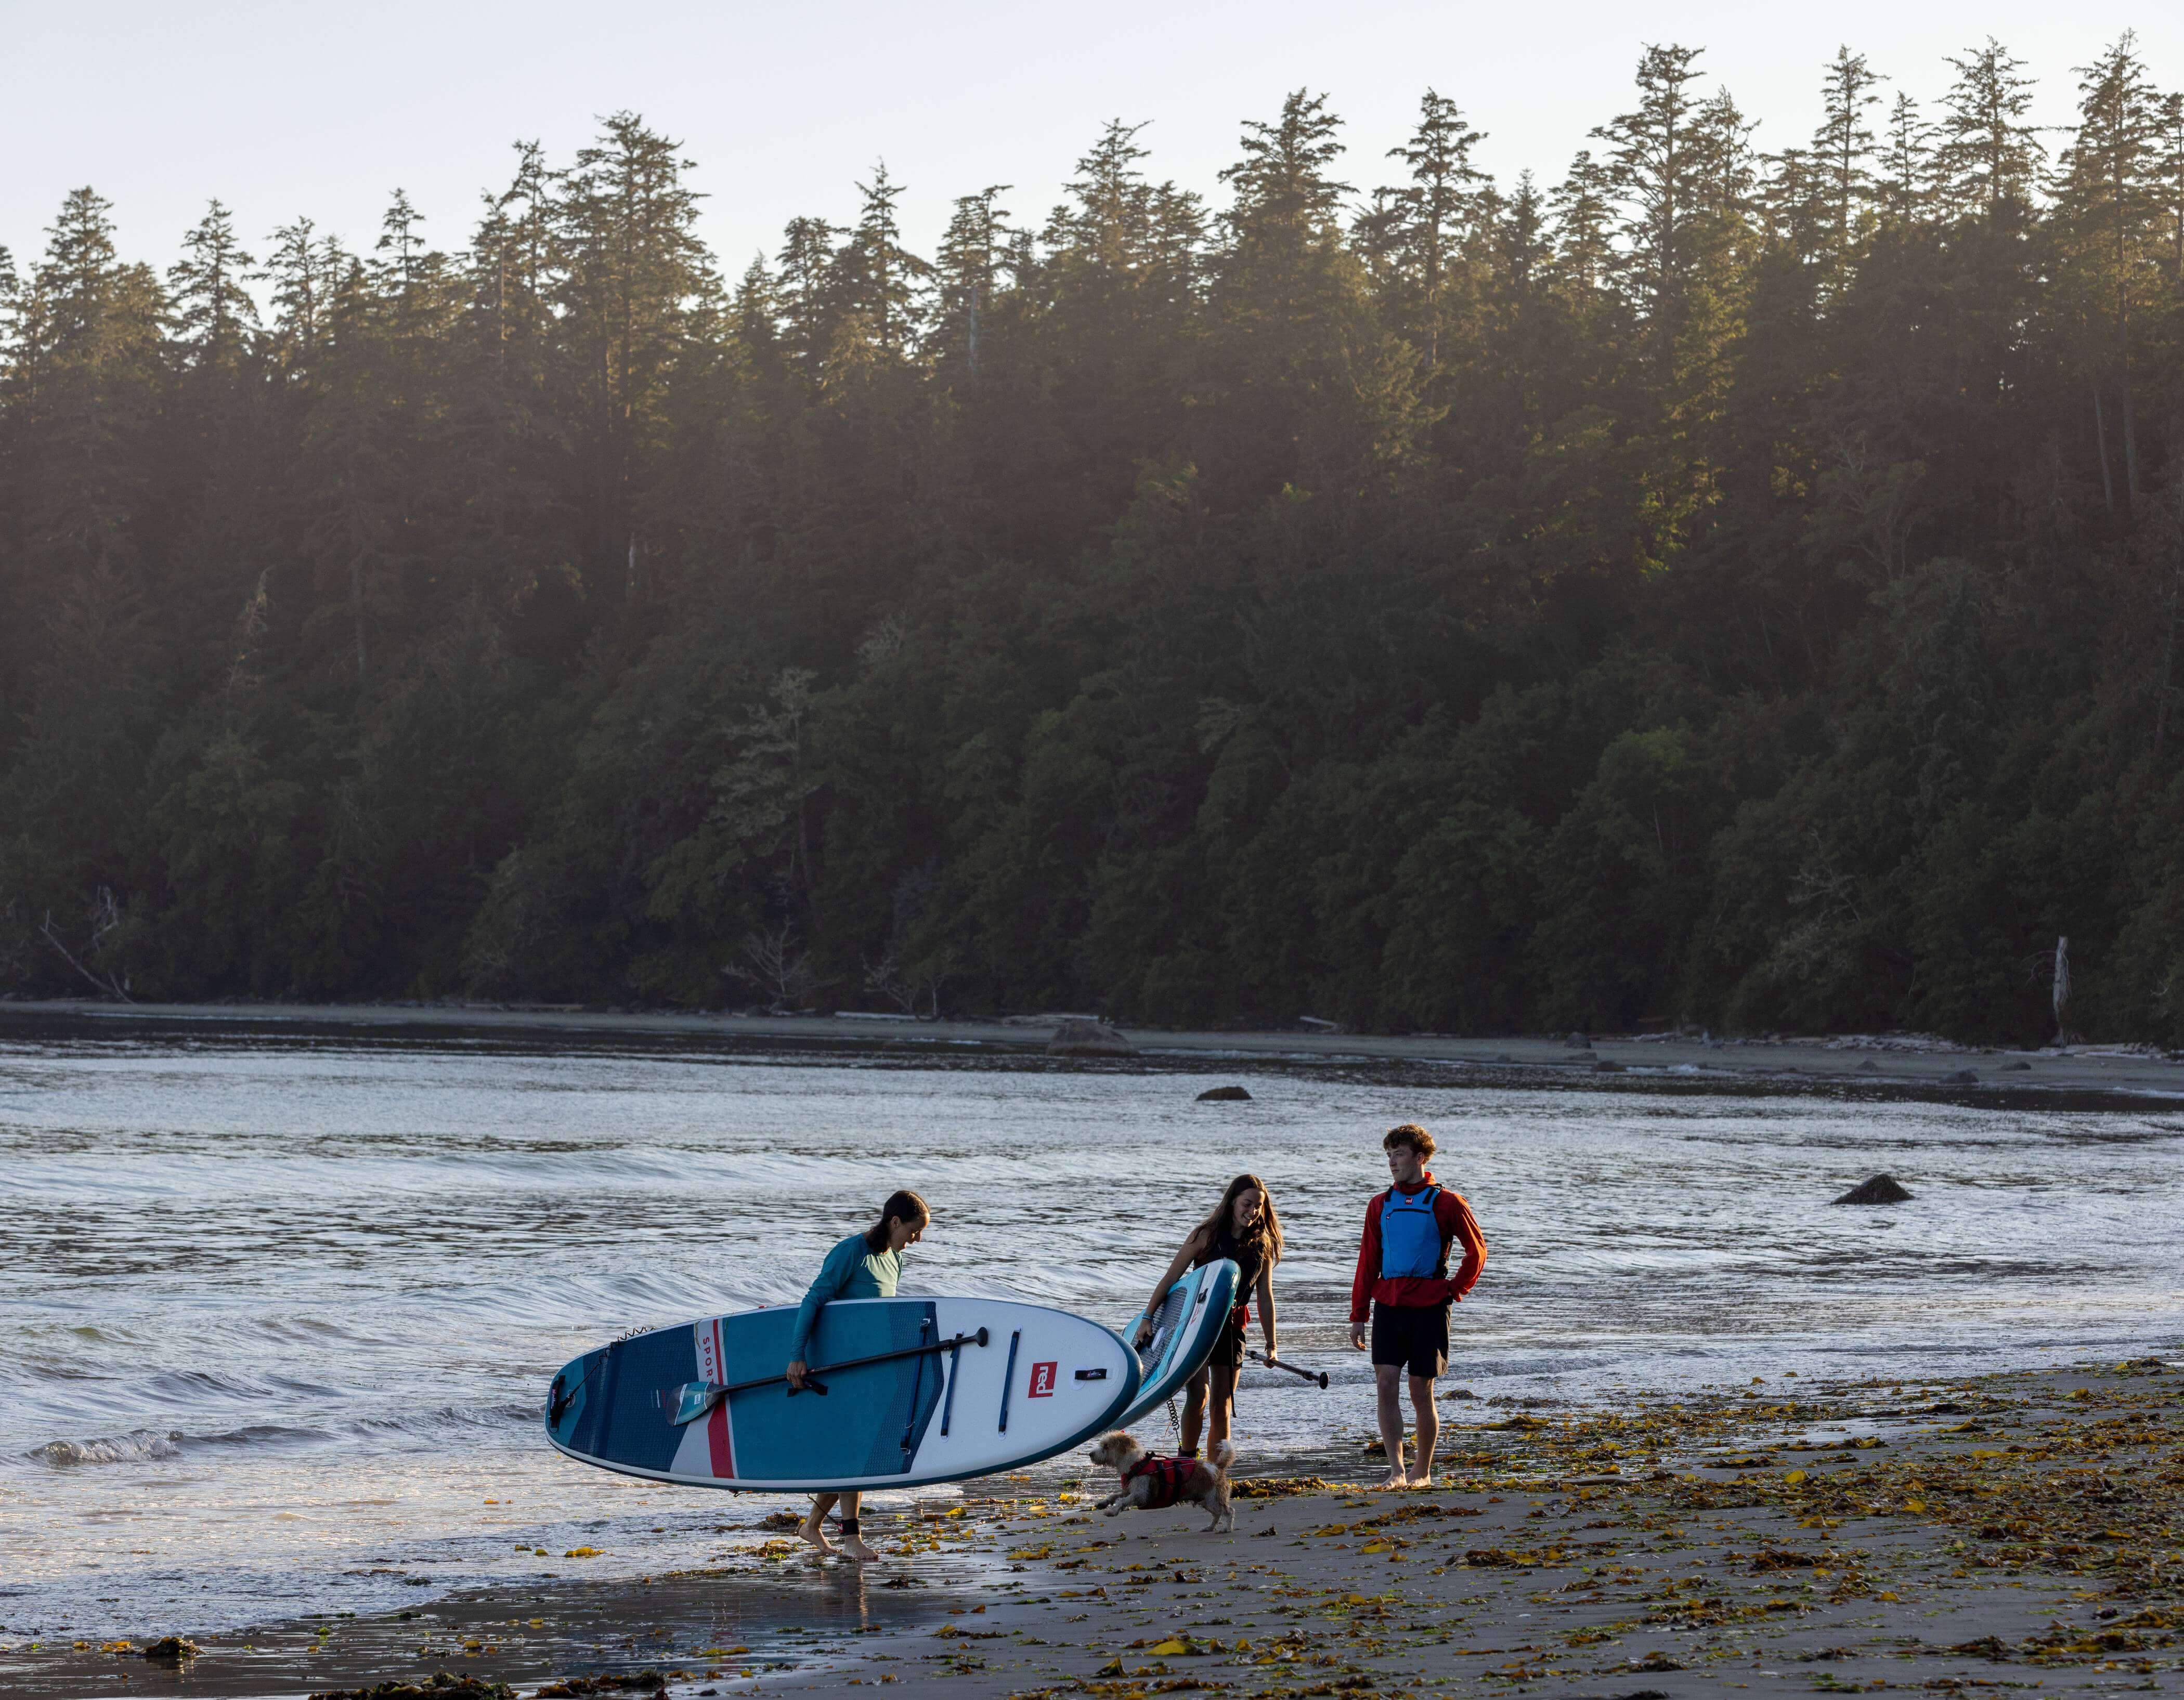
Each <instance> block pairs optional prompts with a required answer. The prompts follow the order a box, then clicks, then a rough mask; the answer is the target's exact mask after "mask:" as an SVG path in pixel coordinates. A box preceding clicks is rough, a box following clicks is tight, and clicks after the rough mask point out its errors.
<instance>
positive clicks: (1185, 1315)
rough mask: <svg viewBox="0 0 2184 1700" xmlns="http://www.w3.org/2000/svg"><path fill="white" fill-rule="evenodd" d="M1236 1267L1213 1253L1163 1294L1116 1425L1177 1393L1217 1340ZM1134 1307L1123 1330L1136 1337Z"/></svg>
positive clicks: (1225, 1321)
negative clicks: (1132, 1394) (1131, 1393)
mask: <svg viewBox="0 0 2184 1700" xmlns="http://www.w3.org/2000/svg"><path fill="white" fill-rule="evenodd" d="M1239 1273H1240V1271H1239V1270H1238V1269H1237V1268H1236V1265H1235V1264H1233V1263H1231V1262H1230V1261H1229V1259H1228V1258H1215V1259H1214V1261H1213V1262H1212V1263H1210V1264H1206V1265H1204V1266H1203V1267H1202V1268H1199V1269H1186V1270H1184V1273H1183V1275H1181V1276H1180V1277H1179V1278H1178V1280H1177V1281H1176V1283H1175V1285H1174V1286H1172V1287H1170V1288H1169V1289H1168V1290H1167V1293H1166V1295H1165V1296H1164V1297H1162V1300H1161V1303H1160V1309H1159V1311H1158V1312H1157V1313H1156V1314H1155V1315H1154V1317H1153V1337H1152V1338H1151V1340H1150V1341H1149V1342H1146V1345H1145V1350H1144V1351H1142V1352H1140V1353H1138V1369H1139V1384H1138V1397H1136V1398H1135V1399H1134V1400H1132V1401H1131V1402H1130V1404H1129V1406H1128V1408H1127V1409H1125V1410H1124V1411H1123V1416H1122V1420H1121V1422H1120V1423H1119V1424H1118V1425H1117V1426H1118V1427H1123V1428H1127V1427H1128V1426H1129V1425H1131V1424H1132V1423H1134V1422H1135V1421H1137V1419H1139V1417H1142V1416H1143V1415H1145V1413H1146V1412H1147V1411H1151V1410H1156V1409H1157V1408H1159V1407H1161V1406H1162V1405H1164V1404H1166V1403H1167V1402H1168V1401H1169V1400H1170V1399H1172V1398H1173V1397H1175V1396H1176V1395H1177V1394H1178V1393H1180V1392H1182V1391H1183V1389H1184V1384H1185V1383H1187V1382H1188V1381H1190V1378H1191V1377H1192V1376H1193V1375H1196V1374H1197V1373H1198V1372H1199V1369H1201V1367H1202V1366H1203V1365H1204V1364H1205V1362H1206V1359H1207V1358H1210V1357H1212V1355H1213V1348H1214V1347H1215V1346H1217V1345H1218V1344H1219V1343H1220V1340H1221V1331H1222V1329H1223V1327H1225V1326H1226V1325H1228V1321H1229V1311H1230V1310H1231V1309H1232V1308H1234V1305H1235V1303H1236V1297H1237V1294H1236V1277H1237V1275H1238V1274H1239ZM1144 1320H1145V1314H1144V1313H1143V1312H1139V1314H1138V1316H1137V1317H1136V1318H1135V1319H1134V1320H1133V1321H1132V1322H1131V1324H1130V1325H1129V1326H1128V1328H1126V1329H1124V1330H1123V1337H1124V1338H1125V1339H1128V1340H1135V1339H1136V1338H1137V1336H1138V1324H1139V1323H1140V1322H1142V1321H1144Z"/></svg>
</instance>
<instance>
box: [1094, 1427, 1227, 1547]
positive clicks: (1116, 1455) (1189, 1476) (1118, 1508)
mask: <svg viewBox="0 0 2184 1700" xmlns="http://www.w3.org/2000/svg"><path fill="white" fill-rule="evenodd" d="M1090 1457H1091V1459H1092V1462H1093V1463H1095V1464H1099V1465H1101V1466H1102V1467H1104V1468H1106V1469H1112V1470H1113V1471H1115V1472H1116V1473H1117V1475H1120V1476H1121V1477H1122V1479H1123V1485H1122V1486H1120V1487H1117V1489H1116V1490H1115V1491H1114V1492H1112V1493H1111V1494H1109V1495H1108V1496H1107V1497H1106V1498H1105V1499H1103V1500H1101V1501H1100V1503H1099V1509H1100V1510H1102V1511H1104V1512H1106V1514H1108V1515H1109V1516H1110V1517H1116V1516H1119V1515H1120V1514H1122V1511H1123V1507H1124V1505H1125V1504H1126V1503H1127V1504H1129V1505H1134V1506H1136V1507H1137V1508H1138V1509H1139V1510H1140V1511H1157V1510H1159V1509H1160V1508H1162V1506H1167V1505H1173V1504H1174V1503H1176V1501H1177V1500H1178V1499H1190V1500H1195V1501H1196V1502H1197V1503H1199V1504H1201V1505H1202V1506H1204V1507H1205V1508H1206V1509H1207V1510H1208V1511H1210V1512H1212V1514H1213V1520H1212V1522H1211V1523H1209V1524H1207V1525H1206V1532H1207V1533H1208V1534H1216V1533H1219V1532H1222V1531H1227V1530H1233V1529H1234V1528H1235V1526H1236V1508H1235V1507H1234V1506H1233V1505H1231V1504H1230V1503H1229V1465H1230V1464H1233V1463H1234V1462H1235V1460H1236V1443H1235V1442H1234V1441H1223V1442H1221V1443H1220V1445H1218V1446H1217V1447H1214V1448H1213V1468H1212V1469H1207V1468H1206V1466H1205V1465H1204V1464H1201V1463H1200V1462H1199V1461H1198V1460H1197V1459H1196V1458H1157V1457H1156V1456H1154V1455H1153V1454H1152V1453H1149V1452H1147V1451H1146V1450H1145V1448H1144V1447H1141V1446H1139V1444H1138V1443H1137V1442H1136V1441H1134V1440H1133V1439H1132V1438H1131V1437H1130V1436H1128V1435H1127V1434H1125V1433H1123V1431H1122V1430H1120V1429H1117V1430H1116V1431H1115V1432H1114V1433H1112V1434H1111V1435H1103V1436H1101V1437H1100V1444H1099V1445H1097V1446H1095V1447H1093V1448H1092V1451H1091V1453H1090Z"/></svg>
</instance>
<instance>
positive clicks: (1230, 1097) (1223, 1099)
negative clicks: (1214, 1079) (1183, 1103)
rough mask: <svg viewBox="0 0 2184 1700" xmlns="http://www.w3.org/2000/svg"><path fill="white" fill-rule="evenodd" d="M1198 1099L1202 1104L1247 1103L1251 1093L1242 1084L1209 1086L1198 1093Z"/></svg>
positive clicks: (1249, 1101) (1249, 1100)
mask: <svg viewBox="0 0 2184 1700" xmlns="http://www.w3.org/2000/svg"><path fill="white" fill-rule="evenodd" d="M1198 1101H1199V1103H1202V1104H1247V1103H1251V1093H1249V1092H1245V1090H1244V1089H1243V1087H1241V1086H1209V1087H1208V1088H1207V1089H1206V1091H1204V1092H1201V1093H1200V1094H1199V1095H1198Z"/></svg>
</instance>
